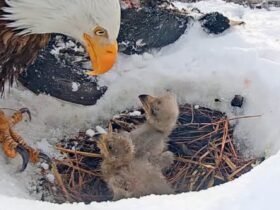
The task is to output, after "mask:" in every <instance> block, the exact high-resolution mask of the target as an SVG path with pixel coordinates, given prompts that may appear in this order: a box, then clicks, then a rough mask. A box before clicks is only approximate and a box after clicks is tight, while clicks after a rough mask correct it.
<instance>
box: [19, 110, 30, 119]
mask: <svg viewBox="0 0 280 210" xmlns="http://www.w3.org/2000/svg"><path fill="white" fill-rule="evenodd" d="M19 112H20V113H21V114H24V113H27V115H28V118H29V121H31V119H32V118H31V112H30V110H29V109H28V108H21V109H20V110H19Z"/></svg>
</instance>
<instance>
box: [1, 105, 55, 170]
mask: <svg viewBox="0 0 280 210" xmlns="http://www.w3.org/2000/svg"><path fill="white" fill-rule="evenodd" d="M24 113H27V114H28V117H29V119H30V120H31V113H30V111H29V109H28V108H22V109H19V110H18V111H17V112H15V113H14V114H13V115H12V117H7V116H6V115H5V113H4V112H3V111H2V110H1V109H0V143H2V148H3V151H4V153H5V155H6V156H7V157H9V158H14V157H16V155H17V153H18V154H20V156H21V157H22V167H21V169H20V172H22V171H24V170H25V169H26V167H27V165H28V162H29V161H31V162H32V163H37V162H38V161H39V159H40V158H42V159H44V160H46V161H47V162H49V163H50V162H51V159H50V158H49V157H48V156H47V155H45V154H43V153H42V152H40V151H37V150H35V149H33V148H32V147H30V146H29V145H28V144H27V143H26V142H25V141H24V139H23V138H22V137H21V136H20V135H18V134H17V133H16V132H15V131H14V130H13V128H12V127H13V126H14V125H16V124H17V123H19V122H20V121H21V120H22V118H23V114H24Z"/></svg>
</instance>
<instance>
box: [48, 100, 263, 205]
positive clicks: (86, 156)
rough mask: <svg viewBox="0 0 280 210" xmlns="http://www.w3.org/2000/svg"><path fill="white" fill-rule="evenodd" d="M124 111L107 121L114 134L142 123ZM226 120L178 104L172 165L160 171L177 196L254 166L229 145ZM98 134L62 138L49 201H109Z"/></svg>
mask: <svg viewBox="0 0 280 210" xmlns="http://www.w3.org/2000/svg"><path fill="white" fill-rule="evenodd" d="M136 113H138V114H135V111H134V112H128V111H127V112H124V113H121V114H120V115H118V116H117V117H114V118H113V119H112V120H111V121H110V123H111V124H112V126H113V129H114V130H115V131H117V132H120V131H122V130H125V131H131V130H133V129H135V128H136V126H137V125H140V124H142V123H144V122H145V115H144V111H143V110H141V109H140V110H137V112H136ZM230 120H231V119H228V118H227V116H226V115H225V114H224V113H222V112H219V111H214V110H210V109H207V108H203V107H198V106H192V105H189V104H185V105H182V106H180V115H179V118H178V122H177V127H176V128H175V129H174V130H173V132H172V134H171V135H170V143H169V150H170V151H172V152H173V153H174V154H175V155H176V161H175V162H174V163H173V165H172V166H171V167H170V168H169V169H168V170H166V171H165V172H164V175H165V176H166V178H167V180H168V182H169V183H170V184H171V185H172V186H173V188H174V189H175V191H176V192H177V193H180V192H188V191H199V190H202V189H207V188H209V187H212V186H215V185H219V184H223V183H225V182H228V181H231V180H233V179H235V178H238V177H239V176H241V175H242V174H244V173H246V172H248V171H249V170H251V169H252V167H253V165H254V164H256V163H258V162H259V160H257V159H249V160H248V159H245V158H244V157H242V156H241V155H240V154H239V152H238V150H237V148H236V146H235V144H234V141H233V130H234V127H233V126H231V124H230ZM97 138H98V136H93V137H89V136H87V135H86V133H85V132H80V133H79V134H78V135H77V136H75V137H74V138H70V139H69V138H65V139H63V140H61V142H60V144H59V145H57V149H58V150H59V151H60V152H61V153H63V154H64V155H65V157H64V158H63V159H61V160H54V164H53V167H52V173H53V175H54V176H55V182H54V183H52V182H49V181H46V180H45V182H44V184H43V186H44V188H45V189H47V190H45V192H48V194H49V195H52V197H53V201H55V202H58V203H63V202H85V203H89V202H91V201H106V200H111V199H112V192H110V190H109V189H108V188H107V186H106V183H104V181H103V180H102V174H101V173H100V170H99V168H100V163H101V161H102V157H101V155H100V153H99V149H98V148H97V145H96V140H97Z"/></svg>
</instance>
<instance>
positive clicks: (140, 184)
mask: <svg viewBox="0 0 280 210" xmlns="http://www.w3.org/2000/svg"><path fill="white" fill-rule="evenodd" d="M98 147H99V149H100V152H101V154H102V156H103V161H102V163H101V172H102V175H103V179H104V181H105V182H106V183H107V185H108V187H109V188H110V189H111V190H112V192H113V200H119V199H122V198H130V197H140V196H145V195H150V194H158V195H160V194H171V193H174V191H173V190H172V188H171V187H170V186H169V184H168V183H167V181H166V179H165V177H164V176H163V175H162V172H161V170H160V169H158V168H154V167H153V166H152V165H151V164H150V163H149V162H148V161H145V160H139V159H135V156H134V155H135V154H134V145H133V143H132V140H131V138H130V137H129V134H128V133H121V134H119V133H112V132H110V133H109V134H107V135H103V136H102V137H101V139H100V140H99V141H98Z"/></svg>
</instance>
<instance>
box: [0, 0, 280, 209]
mask: <svg viewBox="0 0 280 210" xmlns="http://www.w3.org/2000/svg"><path fill="white" fill-rule="evenodd" d="M177 6H178V7H188V6H191V7H193V6H194V7H197V8H199V9H200V10H201V11H202V12H212V11H219V12H222V13H223V14H224V15H226V16H227V17H229V18H231V19H235V20H242V21H245V22H246V25H244V26H237V27H233V28H231V29H230V30H228V31H226V32H225V33H223V34H220V35H215V36H212V35H207V34H206V33H204V32H203V29H202V28H201V27H200V25H193V26H192V27H191V29H190V30H188V32H186V33H185V34H184V35H183V36H182V37H181V38H180V39H179V40H178V41H177V42H176V43H174V44H172V45H169V46H167V47H165V48H163V49H161V50H160V51H157V52H154V53H151V54H148V53H145V54H144V55H133V56H125V55H120V57H119V61H118V64H117V65H116V66H115V67H114V69H113V70H112V71H110V72H109V73H107V74H105V75H103V76H101V77H100V85H106V86H108V87H109V89H108V91H107V92H106V94H105V95H104V96H103V97H102V99H100V100H99V101H98V103H97V104H96V105H95V106H92V107H83V106H78V105H73V104H69V103H66V102H62V101H58V100H56V99H53V98H51V97H49V96H43V95H41V96H34V95H33V94H32V93H30V92H29V91H25V90H21V88H13V89H11V91H10V93H9V94H7V96H6V98H5V100H1V102H0V106H1V107H10V108H20V107H28V108H30V110H31V111H32V113H33V121H32V122H30V123H29V122H27V123H22V124H20V125H19V126H18V127H17V128H16V130H17V131H18V132H19V133H20V134H21V135H22V136H23V137H24V138H25V139H26V140H27V141H28V142H29V143H30V144H31V145H32V144H33V146H35V147H39V148H41V149H43V150H44V151H45V152H47V153H49V154H50V155H52V154H55V153H54V151H53V150H52V146H51V145H52V144H54V143H55V142H56V141H57V139H59V138H61V137H62V136H63V135H71V134H75V133H76V132H77V131H78V130H80V129H85V130H86V129H88V128H92V127H95V126H96V125H98V124H100V122H102V121H103V120H108V119H110V118H111V117H112V116H113V115H115V114H116V113H118V112H120V111H123V110H125V109H126V108H129V107H133V106H137V105H140V104H139V102H138V99H137V95H139V94H143V93H147V94H152V95H158V94H161V93H162V92H164V91H165V90H167V89H168V90H171V91H173V92H174V93H176V94H177V96H178V100H179V101H180V103H186V102H188V103H193V104H199V105H202V106H206V107H209V108H213V109H218V110H221V111H225V112H226V113H227V114H228V115H229V116H232V117H234V116H250V115H261V117H257V118H250V119H243V120H239V122H238V123H237V124H236V130H235V135H236V137H237V139H239V143H240V145H242V146H241V148H246V149H244V151H243V152H244V154H246V155H254V156H261V155H263V154H266V155H267V156H271V155H274V154H276V153H277V151H278V150H279V149H280V139H279V136H280V129H279V128H278V122H279V116H280V110H279V109H278V106H277V103H278V102H279V101H280V94H279V93H278V92H279V90H280V82H279V79H280V38H279V34H280V21H279V20H280V9H279V8H271V11H266V10H250V9H248V8H244V7H242V6H239V5H235V4H232V3H225V2H222V1H214V0H213V1H212V0H211V1H205V2H199V3H196V4H183V3H177ZM235 94H241V95H242V96H244V97H245V104H244V107H243V108H242V109H236V108H232V107H231V106H230V101H231V99H232V97H233V96H234V95H235ZM216 98H219V99H220V101H221V102H215V99H216ZM244 145H246V146H245V147H244ZM2 155H3V154H2V153H1V156H2ZM279 160H280V154H278V155H276V156H274V157H271V158H269V159H268V160H267V161H265V162H264V163H263V164H261V165H260V166H258V167H256V168H255V169H254V170H253V171H252V172H250V173H249V174H246V175H244V176H242V177H241V178H239V179H237V180H235V181H233V182H230V183H228V184H225V185H222V186H219V187H215V188H212V189H209V190H206V191H202V192H197V193H187V194H180V195H174V196H148V197H144V198H141V199H129V200H122V201H119V202H116V203H98V204H97V203H92V204H91V205H89V206H85V205H84V204H74V205H67V204H65V205H61V206H59V205H53V204H48V203H42V202H34V201H30V200H21V199H18V198H11V197H5V196H4V195H8V196H13V197H21V198H28V197H30V196H29V194H28V190H26V183H28V182H30V180H31V179H32V176H33V173H34V172H31V171H34V170H35V169H34V168H33V170H32V168H31V166H29V171H26V172H24V173H23V174H17V175H14V170H12V169H11V166H14V165H16V164H19V163H17V162H15V163H14V164H8V165H7V164H6V163H5V161H4V158H1V159H0V164H1V166H2V168H1V179H2V180H4V181H2V182H0V194H2V195H3V196H1V197H0V201H1V207H0V209H1V208H2V209H5V210H6V209H11V210H13V209H16V208H20V209H29V210H30V209H38V208H40V209H50V208H52V209H54V210H57V209H68V210H69V209H77V208H79V209H92V208H97V209H123V208H127V209H161V210H164V209H170V208H172V209H192V210H195V209H207V210H212V209H213V210H217V209H227V210H230V209H234V210H238V209H241V210H248V209H265V208H269V209H277V207H276V206H277V205H276V204H277V203H278V197H276V196H278V195H279V191H280V181H279V180H280V179H279V177H280V166H279V164H278V163H279ZM31 175H32V176H31ZM18 180H24V181H25V183H23V182H19V181H18ZM13 186H14V187H13ZM274 204H275V205H274Z"/></svg>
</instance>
